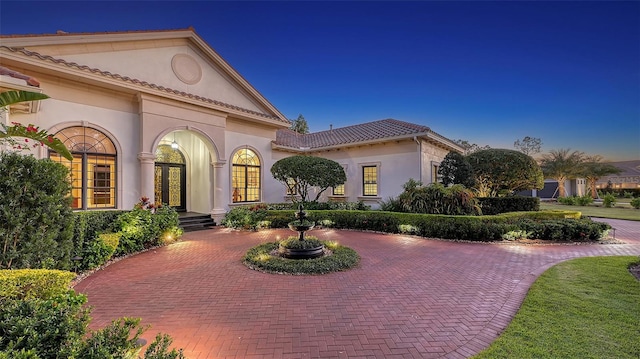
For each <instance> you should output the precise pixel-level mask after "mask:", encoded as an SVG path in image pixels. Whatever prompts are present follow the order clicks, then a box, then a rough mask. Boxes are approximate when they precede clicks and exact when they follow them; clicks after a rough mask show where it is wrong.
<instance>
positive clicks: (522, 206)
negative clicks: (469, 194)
mask: <svg viewBox="0 0 640 359" xmlns="http://www.w3.org/2000/svg"><path fill="white" fill-rule="evenodd" d="M478 201H479V202H480V208H482V214H483V215H494V214H500V213H507V212H520V211H539V210H540V198H537V197H522V196H510V197H478Z"/></svg>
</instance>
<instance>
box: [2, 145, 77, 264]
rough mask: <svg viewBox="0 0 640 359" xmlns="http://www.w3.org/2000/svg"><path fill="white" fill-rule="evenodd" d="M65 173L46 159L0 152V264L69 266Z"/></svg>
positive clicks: (69, 215) (69, 216)
mask: <svg viewBox="0 0 640 359" xmlns="http://www.w3.org/2000/svg"><path fill="white" fill-rule="evenodd" d="M68 175H69V172H68V170H67V168H66V167H65V166H63V165H61V164H59V163H55V162H53V161H50V160H38V159H36V158H34V157H33V156H24V155H21V154H19V153H0V194H1V195H0V269H11V268H56V269H68V268H69V267H70V259H69V258H70V253H71V250H72V247H73V241H72V233H73V232H72V223H73V217H72V211H71V207H70V206H69V204H70V201H71V198H70V197H69V191H70V190H71V185H70V183H69V182H68V181H67V178H68Z"/></svg>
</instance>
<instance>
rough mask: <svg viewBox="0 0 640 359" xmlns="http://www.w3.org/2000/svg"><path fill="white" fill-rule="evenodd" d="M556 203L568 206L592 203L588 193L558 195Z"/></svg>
mask: <svg viewBox="0 0 640 359" xmlns="http://www.w3.org/2000/svg"><path fill="white" fill-rule="evenodd" d="M558 203H560V204H565V205H568V206H588V205H590V204H591V203H593V198H592V197H591V196H590V195H584V196H567V197H559V198H558Z"/></svg>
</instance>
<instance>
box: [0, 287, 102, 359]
mask: <svg viewBox="0 0 640 359" xmlns="http://www.w3.org/2000/svg"><path fill="white" fill-rule="evenodd" d="M86 301H87V299H86V297H85V296H84V295H82V294H76V293H74V292H73V290H68V291H67V292H65V293H64V294H59V295H57V296H55V297H52V298H48V299H42V298H30V299H24V300H13V299H0V350H3V351H4V350H7V349H8V351H9V352H11V351H20V350H32V351H34V352H35V354H36V355H37V356H38V357H40V358H71V357H75V356H74V354H75V352H76V350H77V349H78V346H79V343H80V342H81V340H82V338H83V336H84V335H85V330H86V327H87V325H88V324H89V320H90V318H89V310H88V309H83V305H84V304H85V303H86Z"/></svg>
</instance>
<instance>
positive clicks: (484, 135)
mask: <svg viewBox="0 0 640 359" xmlns="http://www.w3.org/2000/svg"><path fill="white" fill-rule="evenodd" d="M189 26H193V27H194V28H195V30H196V32H197V33H198V34H199V35H200V36H201V37H202V38H203V39H204V40H205V41H207V42H208V43H209V45H211V47H213V48H214V49H215V50H216V51H217V52H218V53H219V54H220V55H221V56H222V57H223V58H225V59H226V60H227V61H228V62H229V63H230V64H231V65H232V66H233V67H234V68H235V69H236V70H238V72H240V74H242V75H243V76H244V77H245V78H246V79H247V80H248V81H249V82H250V83H251V84H252V85H253V86H254V87H256V89H257V90H258V91H260V92H261V93H262V94H263V95H264V96H265V97H266V98H267V99H268V100H269V101H271V102H272V103H273V104H274V105H275V106H276V107H277V108H278V109H279V110H280V111H281V112H282V113H283V114H284V115H285V116H287V117H288V118H291V119H294V118H296V117H297V116H298V114H303V115H304V116H305V118H306V119H307V122H308V123H309V126H310V129H311V130H312V131H320V130H325V129H328V128H329V124H333V126H334V127H341V126H347V125H352V124H357V123H362V122H368V121H374V120H379V119H384V118H395V119H398V120H404V121H408V122H414V123H418V124H422V125H426V126H429V127H431V129H432V130H434V131H436V132H438V133H440V134H441V135H444V136H446V137H448V138H451V139H453V140H456V139H464V140H467V141H469V142H472V143H477V144H479V145H490V146H491V147H495V148H511V149H512V148H513V142H514V141H515V140H518V139H522V138H523V137H525V136H531V137H538V138H541V139H542V141H543V152H548V151H549V150H551V149H560V148H571V149H574V150H581V151H584V152H587V153H589V154H600V155H603V156H605V158H607V159H610V160H634V159H640V2H636V1H627V2H616V1H606V2H598V1H566V2H565V1H562V2H553V1H545V2H523V1H513V2H511V1H502V2H483V1H465V2H463V1H449V2H444V1H437V2H436V1H425V2H418V1H414V2H385V1H378V2H365V1H351V2H307V1H303V2H275V1H262V2H247V1H242V2H218V1H192V2H189V1H183V2H174V1H156V2H151V1H111V2H100V1H83V2H81V1H68V2H65V1H40V2H37V1H24V0H23V1H6V0H2V2H0V32H1V33H2V34H4V35H8V34H34V33H36V34H37V33H54V32H55V31H56V30H64V31H67V32H101V31H126V30H159V29H178V28H186V27H189Z"/></svg>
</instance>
